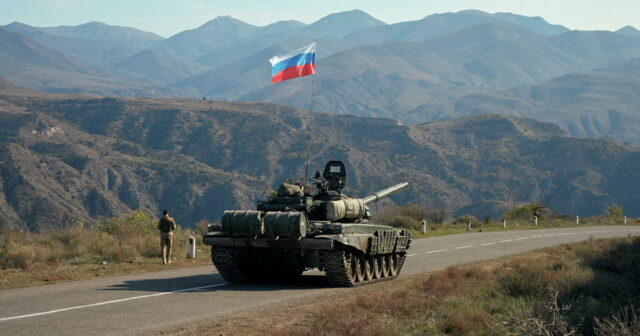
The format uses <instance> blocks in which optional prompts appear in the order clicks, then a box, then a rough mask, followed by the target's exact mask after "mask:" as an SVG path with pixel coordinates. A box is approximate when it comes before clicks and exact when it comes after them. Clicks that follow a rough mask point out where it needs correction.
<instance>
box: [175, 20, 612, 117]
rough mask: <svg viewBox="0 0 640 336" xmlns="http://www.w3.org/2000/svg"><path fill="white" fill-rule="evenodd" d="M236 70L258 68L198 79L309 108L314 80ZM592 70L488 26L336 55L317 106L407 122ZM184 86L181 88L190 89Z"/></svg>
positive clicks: (522, 34) (540, 43)
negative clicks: (408, 115)
mask: <svg viewBox="0 0 640 336" xmlns="http://www.w3.org/2000/svg"><path fill="white" fill-rule="evenodd" d="M611 52H612V53H613V51H611ZM241 63H242V64H241ZM236 66H238V67H240V68H241V70H242V69H247V71H252V72H253V71H256V70H254V69H256V68H258V65H255V64H254V63H253V62H252V61H251V60H250V59H245V60H242V61H239V62H237V63H233V64H232V65H230V66H229V67H228V68H227V69H218V70H216V71H213V72H210V73H205V74H202V75H200V76H198V77H199V78H200V79H202V78H203V77H205V76H209V75H211V77H212V79H211V81H213V79H214V78H220V77H227V75H226V74H225V72H229V73H231V72H233V73H234V74H235V75H236V77H237V78H241V79H239V80H238V81H241V83H238V84H236V83H234V81H228V82H226V88H225V91H223V92H224V93H225V94H227V96H228V97H230V98H232V99H240V100H245V101H270V102H277V103H284V104H291V105H295V106H299V107H306V106H308V100H309V98H308V94H307V93H306V92H308V91H309V88H310V86H311V85H310V84H311V83H310V81H311V80H313V78H305V79H297V80H295V81H289V82H286V83H283V84H282V85H277V86H275V85H267V84H268V83H269V78H270V77H269V76H270V74H269V72H268V68H267V67H263V68H265V69H264V71H262V72H261V77H260V78H258V77H256V76H244V75H241V76H238V75H237V74H238V71H237V70H238V68H236ZM586 67H588V64H587V63H585V62H583V61H581V60H579V59H578V60H576V58H575V57H574V56H573V55H571V54H568V53H566V52H564V51H562V50H560V49H558V48H557V47H556V46H554V45H551V44H550V43H549V42H548V41H547V39H546V38H545V37H543V36H540V35H537V34H534V33H531V32H529V31H528V30H526V29H524V28H521V27H519V26H516V25H511V24H505V23H492V24H483V25H478V26H473V27H470V28H466V29H463V30H461V31H459V32H456V33H453V34H450V35H446V36H442V37H438V38H434V39H431V40H427V41H424V42H388V43H384V44H382V45H366V46H360V47H356V48H351V49H348V50H344V51H341V52H339V53H335V54H333V55H330V56H329V57H327V58H326V59H324V60H321V61H319V62H318V72H317V75H316V78H315V80H316V82H317V83H316V85H317V86H316V88H317V90H316V97H317V99H316V103H315V104H316V109H317V110H319V111H327V112H335V113H353V114H357V115H363V116H385V117H391V118H400V119H402V120H406V119H404V117H403V112H406V111H410V110H412V109H414V108H416V107H418V106H420V105H422V104H426V103H439V102H445V101H446V100H448V99H450V98H452V97H456V96H460V95H464V94H466V93H471V92H477V91H483V90H487V91H488V90H497V89H504V88H509V87H513V86H518V85H523V84H527V83H536V82H539V81H543V80H547V79H550V78H553V77H557V76H560V75H563V74H566V73H569V72H574V71H578V70H581V69H584V68H586ZM247 78H251V79H252V82H247V81H246V79H247ZM188 81H190V80H188ZM188 81H186V82H188ZM201 83H206V81H201ZM181 84H182V83H181ZM181 84H180V85H178V87H184V86H182V85H181ZM260 85H261V86H262V88H260ZM192 86H194V87H195V88H197V89H198V90H200V92H202V93H203V95H207V96H217V94H218V92H217V89H216V88H215V87H213V88H212V87H208V86H206V85H204V86H200V85H198V84H197V83H196V84H194V85H192ZM229 92H233V93H235V94H234V95H229V94H228V93H229ZM243 92H244V94H242V93H243ZM426 120H428V119H422V120H419V121H426Z"/></svg>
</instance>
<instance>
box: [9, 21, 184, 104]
mask: <svg viewBox="0 0 640 336" xmlns="http://www.w3.org/2000/svg"><path fill="white" fill-rule="evenodd" d="M0 76H2V77H4V78H5V79H7V80H9V81H11V82H13V83H15V84H18V85H22V86H26V87H29V88H33V89H37V90H43V91H49V92H83V93H90V94H98V95H112V96H113V95H115V96H123V97H128V96H147V97H149V96H150V97H159V96H160V97H161V96H168V95H180V92H181V91H180V90H178V89H175V88H166V87H165V88H163V87H158V86H152V85H149V84H146V83H136V82H132V81H129V80H127V79H123V78H121V77H118V76H115V75H113V74H110V73H108V72H107V71H105V70H102V69H99V68H96V67H94V66H93V65H91V64H89V63H87V62H84V61H82V60H78V59H76V58H74V57H72V56H69V55H67V54H64V53H62V52H60V51H57V50H53V49H49V48H47V47H45V46H42V45H40V44H38V43H36V42H34V41H31V40H30V39H28V38H26V37H24V36H22V35H18V34H15V33H12V32H9V31H7V30H5V29H3V28H0Z"/></svg>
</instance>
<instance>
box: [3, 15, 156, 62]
mask: <svg viewBox="0 0 640 336" xmlns="http://www.w3.org/2000/svg"><path fill="white" fill-rule="evenodd" d="M4 28H5V29H7V30H9V31H11V32H14V33H17V34H20V35H22V36H25V37H27V38H29V39H31V40H33V41H35V42H37V43H39V44H41V45H43V46H46V47H49V48H51V49H55V50H58V51H61V52H64V53H66V54H69V55H72V56H74V57H76V58H78V59H82V60H84V61H87V62H90V63H92V64H94V65H98V66H109V65H112V64H114V63H117V62H120V61H122V60H124V59H125V58H127V57H130V56H131V55H133V54H135V53H137V52H138V51H141V50H143V49H145V48H148V47H151V46H153V45H155V44H157V43H158V42H160V41H162V40H163V38H162V37H161V36H158V35H156V34H153V33H149V32H145V31H141V30H138V29H135V28H130V27H121V26H112V25H107V24H104V23H101V22H89V23H85V24H82V25H78V26H58V27H31V26H29V25H26V24H23V23H19V22H14V23H11V24H9V25H7V26H5V27H4Z"/></svg>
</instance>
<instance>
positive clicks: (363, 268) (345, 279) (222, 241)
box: [203, 161, 410, 286]
mask: <svg viewBox="0 0 640 336" xmlns="http://www.w3.org/2000/svg"><path fill="white" fill-rule="evenodd" d="M311 181H312V182H313V183H314V184H315V186H316V189H317V190H316V192H315V193H314V192H313V190H311V188H309V187H308V186H305V185H302V184H290V183H283V184H282V185H280V187H279V188H278V191H277V193H276V194H275V195H272V196H271V197H269V198H268V199H266V200H262V201H259V202H258V204H257V209H256V210H227V211H225V212H224V213H223V215H222V220H221V222H220V225H211V226H210V227H209V232H208V233H207V234H206V235H205V236H204V238H203V240H204V243H205V244H207V245H211V246H212V249H211V251H212V252H211V254H212V260H213V263H214V264H215V266H216V268H217V269H218V271H219V272H220V274H221V275H222V276H223V277H224V278H225V279H226V280H227V281H230V282H233V283H246V282H255V281H266V280H274V279H276V280H284V279H288V278H294V277H297V276H299V275H300V274H301V273H302V272H303V271H304V270H305V269H308V268H318V269H320V270H323V271H324V272H325V274H326V275H327V278H328V280H329V282H330V283H331V284H332V285H336V286H354V285H359V284H365V283H370V282H374V281H380V280H388V279H392V278H395V277H396V276H397V275H398V273H399V272H400V269H401V267H402V264H403V262H404V259H405V256H406V250H407V249H408V247H409V243H410V235H409V232H408V231H407V230H402V229H396V228H393V227H389V226H383V225H376V224H374V223H371V222H370V219H371V211H370V209H369V208H368V206H367V204H370V203H372V202H377V201H378V200H380V199H382V198H384V197H387V196H389V195H390V194H392V193H394V192H397V191H399V190H401V189H402V188H404V187H406V186H408V183H406V182H404V183H399V184H396V185H394V186H392V187H389V188H386V189H383V190H380V191H378V192H376V193H374V194H372V195H369V196H366V197H364V198H352V197H350V196H348V195H346V194H344V193H343V192H342V190H343V189H344V187H345V185H346V181H347V174H346V170H345V166H344V164H343V163H342V162H341V161H330V162H329V163H327V165H326V166H325V169H324V172H323V173H322V174H320V172H316V174H315V176H314V177H313V178H312V179H311Z"/></svg>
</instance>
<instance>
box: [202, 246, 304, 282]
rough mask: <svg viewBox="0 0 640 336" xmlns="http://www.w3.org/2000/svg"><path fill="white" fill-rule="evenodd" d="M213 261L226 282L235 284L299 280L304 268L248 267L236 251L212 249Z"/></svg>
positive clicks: (221, 248)
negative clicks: (239, 258)
mask: <svg viewBox="0 0 640 336" xmlns="http://www.w3.org/2000/svg"><path fill="white" fill-rule="evenodd" d="M211 261H212V262H213V265H214V266H215V267H216V269H217V270H218V273H220V275H221V276H222V278H224V279H225V280H226V281H228V282H230V283H235V284H246V283H254V282H277V281H285V282H286V281H291V280H295V279H297V278H298V277H299V276H300V275H302V272H303V271H304V268H301V267H297V266H267V265H246V264H243V263H242V261H240V260H238V258H237V256H236V253H235V250H234V249H233V248H228V247H212V248H211Z"/></svg>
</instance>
